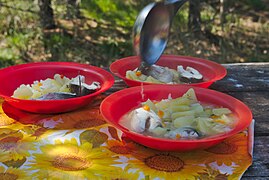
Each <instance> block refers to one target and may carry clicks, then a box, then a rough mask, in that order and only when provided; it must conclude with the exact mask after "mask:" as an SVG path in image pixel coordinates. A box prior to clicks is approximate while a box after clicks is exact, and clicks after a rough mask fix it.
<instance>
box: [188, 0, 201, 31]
mask: <svg viewBox="0 0 269 180" xmlns="http://www.w3.org/2000/svg"><path fill="white" fill-rule="evenodd" d="M189 3H190V5H189V17H188V20H189V21H188V28H189V31H191V32H201V14H200V0H190V1H189Z"/></svg>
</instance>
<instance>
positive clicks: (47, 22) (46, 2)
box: [38, 0, 56, 29]
mask: <svg viewBox="0 0 269 180" xmlns="http://www.w3.org/2000/svg"><path fill="white" fill-rule="evenodd" d="M38 6H39V18H40V22H41V26H42V28H43V29H54V28H55V27H56V25H55V21H54V15H53V9H52V8H51V0H38Z"/></svg>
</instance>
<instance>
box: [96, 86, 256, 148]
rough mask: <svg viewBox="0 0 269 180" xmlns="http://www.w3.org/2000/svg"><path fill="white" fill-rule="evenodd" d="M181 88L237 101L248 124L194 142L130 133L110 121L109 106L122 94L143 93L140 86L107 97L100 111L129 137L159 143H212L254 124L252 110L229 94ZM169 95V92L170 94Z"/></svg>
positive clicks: (198, 88)
mask: <svg viewBox="0 0 269 180" xmlns="http://www.w3.org/2000/svg"><path fill="white" fill-rule="evenodd" d="M179 86H181V87H186V88H193V89H194V90H195V91H201V92H202V91H206V92H208V93H211V94H212V93H213V94H216V95H221V96H223V97H225V99H233V100H234V101H236V102H237V103H239V104H240V106H241V107H242V108H243V109H244V121H247V123H245V125H244V126H243V127H242V128H241V129H238V130H236V131H235V130H231V131H229V132H227V133H223V134H218V135H215V136H209V137H206V138H202V139H193V140H173V139H166V138H157V137H153V136H145V135H142V134H139V133H136V132H132V131H130V130H129V129H127V128H125V127H124V126H122V125H119V124H118V123H115V122H114V121H111V120H110V117H112V116H111V114H110V111H108V109H109V108H107V106H108V105H110V106H111V104H112V102H113V101H114V100H115V99H117V98H118V97H119V96H121V95H122V94H130V92H134V91H138V92H141V87H139V86H135V87H130V88H126V89H123V90H120V91H117V92H115V93H113V94H111V95H109V96H107V97H106V98H105V99H104V100H103V101H102V103H101V105H100V111H101V114H102V115H103V117H104V118H105V120H106V121H107V122H108V123H110V124H112V125H114V126H115V127H116V128H118V129H119V130H121V131H122V132H124V133H127V136H128V134H131V135H132V136H136V137H138V138H143V139H146V140H148V141H150V140H151V141H159V142H171V143H197V142H199V143H206V142H211V141H215V140H222V139H226V138H228V137H230V136H233V135H235V134H237V133H239V132H241V131H243V130H245V129H246V128H247V127H248V126H249V125H250V124H251V122H252V118H253V117H252V112H251V110H250V109H249V107H248V106H247V105H245V104H244V103H243V102H241V101H240V100H238V99H236V98H234V97H232V96H229V95H227V94H224V93H221V92H219V91H215V90H211V89H207V88H201V87H195V86H187V85H179ZM144 88H146V89H148V90H158V91H159V90H160V88H162V87H160V86H159V85H147V86H144ZM163 88H164V89H165V88H179V87H178V86H177V87H176V86H169V85H163ZM144 90H145V89H144ZM168 93H169V92H168Z"/></svg>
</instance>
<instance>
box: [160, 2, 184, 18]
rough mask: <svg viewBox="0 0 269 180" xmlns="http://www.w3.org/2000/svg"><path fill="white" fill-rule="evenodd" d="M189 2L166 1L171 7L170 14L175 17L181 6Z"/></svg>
mask: <svg viewBox="0 0 269 180" xmlns="http://www.w3.org/2000/svg"><path fill="white" fill-rule="evenodd" d="M187 1H188V0H166V1H165V4H166V5H169V6H170V7H169V8H170V12H171V13H172V15H173V16H175V15H176V14H177V12H178V10H179V8H180V7H181V6H183V4H185V2H187Z"/></svg>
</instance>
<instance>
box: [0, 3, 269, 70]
mask: <svg viewBox="0 0 269 180" xmlns="http://www.w3.org/2000/svg"><path fill="white" fill-rule="evenodd" d="M155 1H159V0H81V1H80V2H81V3H80V9H79V10H80V12H81V14H80V15H81V17H80V18H76V17H77V16H76V17H72V18H67V17H68V16H67V10H68V8H67V3H66V1H63V0H52V8H53V10H54V19H55V22H56V25H57V28H56V29H54V30H51V31H42V29H41V28H40V25H39V23H40V17H39V15H38V11H39V8H38V0H34V1H33V0H24V1H21V0H12V1H9V0H0V3H2V4H3V5H6V7H5V6H1V5H0V6H1V7H0V67H5V66H10V65H14V64H18V63H22V62H31V61H44V60H46V61H75V62H81V63H90V64H93V65H97V66H109V64H110V63H111V62H113V61H114V60H116V59H119V58H123V57H126V56H131V55H134V52H133V47H132V27H133V24H134V22H135V19H136V16H137V14H138V13H139V11H140V10H141V9H142V8H143V7H144V6H146V5H147V4H149V3H152V2H155ZM201 2H202V3H201V8H202V9H201V19H202V23H201V29H202V31H203V32H202V36H196V34H194V33H192V32H189V31H188V15H189V6H188V3H186V4H185V5H184V6H183V7H182V8H181V9H180V11H179V12H178V13H177V15H176V16H175V18H174V20H173V25H172V29H171V36H170V38H169V42H168V46H167V48H166V53H170V54H181V55H189V56H198V57H201V58H206V59H214V60H215V61H217V62H220V63H225V62H251V61H268V53H269V52H268V44H269V40H268V33H269V31H268V30H269V28H268V27H269V20H268V16H266V12H267V11H268V10H269V8H268V4H266V3H265V1H264V0H243V1H230V0H229V1H225V3H226V4H225V5H226V7H227V8H226V11H225V14H224V15H225V20H224V21H223V22H222V21H221V20H220V18H221V17H220V13H219V11H220V3H219V1H214V0H206V1H201ZM76 12H77V11H76ZM256 12H258V13H256ZM221 23H222V24H221Z"/></svg>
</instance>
